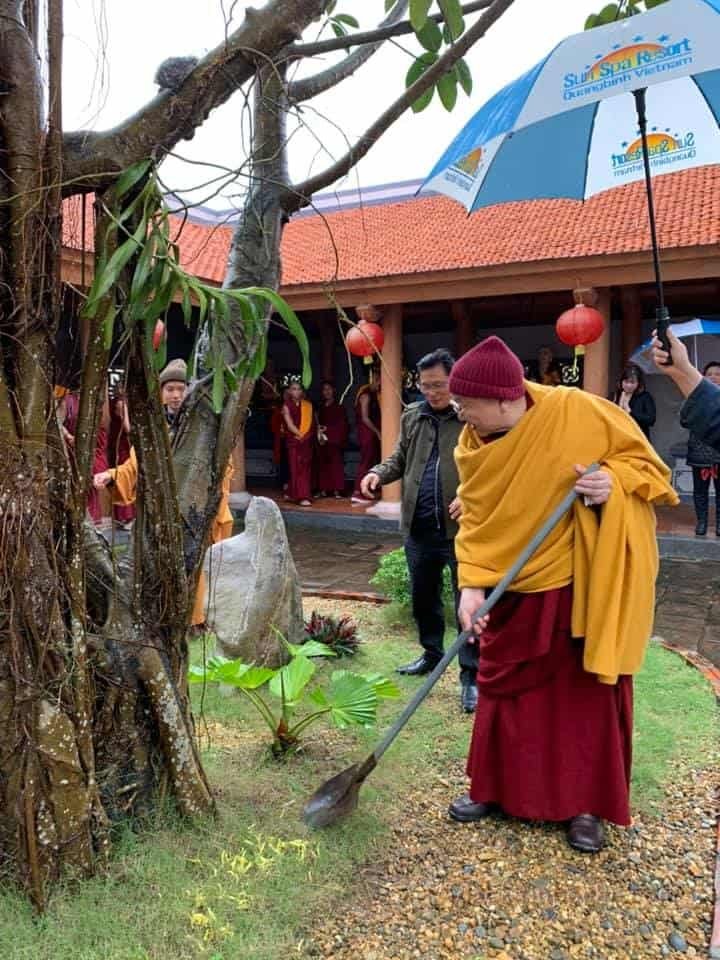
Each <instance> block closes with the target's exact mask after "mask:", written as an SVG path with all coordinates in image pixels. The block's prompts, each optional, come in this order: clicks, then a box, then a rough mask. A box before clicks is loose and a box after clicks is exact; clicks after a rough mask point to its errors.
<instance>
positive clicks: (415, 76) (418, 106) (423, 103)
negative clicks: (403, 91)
mask: <svg viewBox="0 0 720 960" xmlns="http://www.w3.org/2000/svg"><path fill="white" fill-rule="evenodd" d="M437 61H438V55H437V54H436V53H432V52H430V51H428V52H427V53H422V54H421V55H420V56H419V57H418V58H417V59H416V60H415V61H414V63H412V65H411V66H410V69H409V70H408V72H407V75H406V76H405V87H406V88H407V87H410V86H412V84H413V83H415V81H416V80H419V79H420V77H421V76H422V75H423V74H424V73H425V71H426V70H429V69H430V67H432V66H433V64H435V63H437ZM433 92H434V87H430V89H429V90H426V91H425V93H422V94H421V95H420V96H419V97H418V98H417V100H415V101H414V102H413V104H412V111H413V113H420V112H421V111H422V110H424V109H425V108H426V107H427V105H428V104H429V103H430V101H431V100H432V98H433Z"/></svg>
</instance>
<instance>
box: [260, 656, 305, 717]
mask: <svg viewBox="0 0 720 960" xmlns="http://www.w3.org/2000/svg"><path fill="white" fill-rule="evenodd" d="M315 669H316V668H315V664H314V663H313V662H312V660H310V659H308V657H293V659H292V660H291V661H290V663H288V664H287V665H286V666H284V667H282V669H280V670H277V671H275V675H274V676H273V678H272V680H271V681H270V684H269V690H270V693H272V694H273V695H274V696H276V697H279V698H280V699H281V700H283V701H284V703H285V706H286V707H294V706H295V705H296V704H297V702H298V701H299V700H300V698H301V696H302V693H303V690H304V689H305V687H306V686H307V685H308V683H310V681H311V680H312V678H313V676H314V674H315Z"/></svg>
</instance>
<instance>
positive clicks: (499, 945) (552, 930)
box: [305, 600, 720, 960]
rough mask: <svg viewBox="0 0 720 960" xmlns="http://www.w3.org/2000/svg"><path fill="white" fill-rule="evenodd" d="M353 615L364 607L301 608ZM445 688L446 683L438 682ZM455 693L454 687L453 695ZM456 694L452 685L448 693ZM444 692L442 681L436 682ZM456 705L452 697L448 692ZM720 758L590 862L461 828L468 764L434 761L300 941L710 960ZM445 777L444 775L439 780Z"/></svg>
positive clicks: (540, 832) (678, 779)
mask: <svg viewBox="0 0 720 960" xmlns="http://www.w3.org/2000/svg"><path fill="white" fill-rule="evenodd" d="M310 606H314V607H317V608H318V609H322V611H323V612H325V613H332V614H335V615H340V614H341V613H353V614H354V615H356V616H357V618H358V620H359V621H360V623H361V628H362V626H364V623H363V621H365V619H366V617H367V616H368V612H366V610H367V605H364V604H357V605H355V604H348V603H347V602H346V601H332V600H311V601H309V602H308V601H307V600H306V607H307V608H309V607H310ZM444 681H445V678H443V682H444ZM449 683H450V681H448V684H449ZM453 683H454V681H453ZM441 687H442V683H441ZM446 693H449V694H450V695H451V696H453V697H454V695H455V694H454V686H452V688H450V687H449V688H448V691H447V692H446ZM719 760H720V755H715V756H712V757H708V760H707V764H706V765H705V767H704V769H702V770H695V769H678V770H676V772H675V778H674V780H675V782H674V783H673V784H672V785H671V786H669V787H668V789H667V792H666V802H665V804H664V811H665V812H664V813H663V815H662V816H660V817H650V816H648V817H646V818H645V819H643V818H642V817H636V818H635V821H634V823H633V826H632V827H630V828H629V829H621V828H617V827H609V828H608V845H607V847H606V848H605V850H603V851H602V853H600V854H598V855H597V856H587V855H582V854H578V853H576V852H575V851H573V850H571V849H570V848H569V847H568V845H567V842H566V840H565V834H564V831H563V829H562V828H561V827H560V826H555V825H551V824H536V823H525V822H522V821H517V820H511V819H506V818H503V817H494V818H491V819H488V820H485V821H482V822H480V823H476V824H457V823H454V822H453V821H451V820H449V819H448V817H447V813H446V811H447V806H448V803H449V802H450V801H451V800H453V799H454V798H455V797H456V796H459V795H460V794H461V793H464V792H465V790H466V789H467V781H466V779H465V775H464V764H463V763H462V762H461V761H457V762H454V763H453V765H452V766H451V767H450V768H448V767H447V766H443V765H444V764H445V763H446V761H445V759H444V758H442V757H441V756H438V759H437V764H431V765H430V769H431V770H432V768H433V767H434V768H435V773H434V775H433V774H432V772H431V774H430V777H427V775H426V774H427V768H425V771H424V772H423V790H422V794H420V793H418V794H416V795H414V796H412V795H407V796H398V797H397V808H396V816H395V817H394V825H393V829H392V832H391V835H390V837H389V838H388V844H387V847H386V849H385V850H384V853H383V856H382V859H381V861H380V862H378V863H376V864H374V865H371V866H369V867H367V868H366V869H365V870H363V871H361V872H360V873H359V874H358V876H357V877H356V879H355V885H354V890H353V895H352V898H351V899H348V900H347V901H345V902H344V903H342V904H341V905H339V904H335V905H334V910H333V913H334V914H335V916H333V917H328V919H327V921H326V922H325V923H324V924H323V925H320V926H317V925H316V926H315V927H314V928H313V930H312V931H311V932H310V933H309V935H306V939H305V944H306V945H307V944H309V947H306V956H308V957H312V958H323V960H490V958H493V960H571V958H576V957H579V958H585V957H593V958H597V960H646V958H647V960H651V958H656V957H665V956H667V957H671V958H672V957H675V956H677V957H678V958H679V957H681V956H685V957H707V956H708V947H709V941H710V934H711V922H712V914H713V909H714V894H713V879H714V870H715V848H716V842H717V810H718V804H717V796H718V789H719V788H720V772H719V771H720V764H719V763H718V761H719ZM439 770H443V775H442V776H440V774H439V773H438V772H437V771H439Z"/></svg>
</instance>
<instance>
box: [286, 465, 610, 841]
mask: <svg viewBox="0 0 720 960" xmlns="http://www.w3.org/2000/svg"><path fill="white" fill-rule="evenodd" d="M599 469H600V466H599V464H597V463H593V464H592V465H591V466H589V467H588V468H587V470H586V471H585V474H584V475H585V476H587V475H588V474H591V473H596V472H597V471H598V470H599ZM576 499H577V494H576V493H575V490H574V489H573V490H572V491H571V492H570V493H568V495H567V496H566V497H565V499H564V500H563V501H562V502H561V503H560V504H559V505H558V506H557V507H556V509H555V510H554V511H553V513H552V514H551V515H550V517H548V519H547V520H546V521H545V523H544V524H543V526H542V527H541V528H540V529H539V530H538V531H537V533H536V534H535V535H534V536H533V537H532V539H531V540H530V541H529V543H528V544H527V546H526V547H525V548H524V549H523V550H522V552H521V553H520V555H519V556H518V558H517V559H516V560H515V562H514V563H513V565H512V566H511V567H510V569H509V570H508V572H507V573H506V574H505V576H504V577H503V578H502V580H501V581H500V582H499V583H498V585H497V586H496V587H495V588H494V590H493V591H492V592H491V593H490V595H489V596H488V597H487V598H486V600H485V602H484V603H483V604H482V605H481V607H480V609H479V610H477V611H476V612H475V615H474V616H473V624H474V623H476V622H477V621H478V620H481V619H482V618H483V617H484V616H486V615H487V614H488V613H489V612H490V610H492V608H493V607H494V606H495V604H496V603H497V602H498V600H500V598H501V597H502V596H503V594H504V593H505V592H506V590H507V589H508V587H509V586H510V584H511V583H512V582H513V581H514V580H515V578H516V577H517V575H518V573H519V572H520V571H521V570H522V568H523V567H524V566H525V564H526V563H527V562H528V560H529V559H530V557H531V556H532V555H533V554H534V553H535V551H536V550H537V549H538V547H539V546H540V545H541V544H542V543H543V541H544V540H545V539H546V538H547V537H548V536H549V534H550V533H551V532H552V531H553V530H554V529H555V527H556V526H557V525H558V523H559V522H560V521H561V520H562V518H563V517H564V516H565V514H566V513H567V512H568V511H569V510H570V509H571V507H572V505H573V503H574V502H575V500H576ZM472 636H473V630H472V629H470V630H464V631H463V632H462V633H461V634H460V635H459V636H458V638H457V640H456V641H455V642H454V643H453V644H452V646H451V647H450V648H449V649H448V650H447V651H446V652H445V654H444V656H443V658H442V660H440V662H439V663H438V664H437V666H436V667H435V669H434V670H433V671H432V673H431V674H430V675H429V676H428V678H427V680H426V681H425V682H424V683H423V685H422V686H421V687H420V688H419V689H418V690H417V691H416V693H415V695H414V696H413V697H412V699H411V700H410V701H409V702H408V704H407V705H406V707H405V709H404V710H403V711H402V713H401V714H400V716H399V717H398V719H397V720H396V721H395V723H394V724H393V725H392V726H391V727H390V729H389V730H388V731H387V733H386V734H385V736H384V737H383V738H382V740H381V741H380V743H378V745H377V746H376V747H375V749H374V750H373V752H372V753H371V754H370V755H369V756H368V757H367V758H366V759H365V760H364V761H363V762H362V763H354V764H353V765H352V766H350V767H348V768H347V770H343V771H342V773H338V774H337V775H336V776H334V777H332V778H331V779H330V780H327V781H326V782H325V783H324V784H323V785H322V786H321V787H319V788H318V790H316V791H315V793H314V794H313V795H312V796H311V797H310V799H309V800H308V802H307V803H306V804H305V807H304V809H303V820H304V821H305V823H307V824H308V826H311V827H316V828H317V827H327V826H330V825H331V824H333V823H336V822H337V821H338V820H340V819H341V818H343V817H346V816H348V815H349V814H350V813H352V812H353V810H355V808H356V807H357V805H358V795H359V791H360V787H361V786H362V784H363V783H364V781H365V779H366V778H367V777H368V776H369V774H370V773H372V771H373V770H374V769H375V767H376V766H377V764H378V762H379V760H380V758H381V757H382V755H383V754H384V753H385V751H386V750H387V749H388V747H389V746H390V745H391V744H392V743H393V741H394V740H395V738H396V737H397V735H398V734H399V733H400V731H401V730H402V729H403V727H404V726H405V724H406V723H407V722H408V720H409V719H410V718H411V717H412V715H413V714H414V713H415V711H416V710H417V708H418V707H419V706H420V704H421V703H422V702H423V700H424V699H425V698H426V697H427V695H428V694H429V693H430V691H431V690H432V688H433V687H434V686H435V684H436V683H437V682H438V680H439V679H440V677H441V676H442V675H443V673H444V672H445V670H446V669H447V667H448V665H449V664H450V663H451V662H452V660H454V659H455V657H456V656H457V654H458V652H459V651H460V648H461V647H462V645H463V644H464V643H467V642H468V640H470V638H471V637H472Z"/></svg>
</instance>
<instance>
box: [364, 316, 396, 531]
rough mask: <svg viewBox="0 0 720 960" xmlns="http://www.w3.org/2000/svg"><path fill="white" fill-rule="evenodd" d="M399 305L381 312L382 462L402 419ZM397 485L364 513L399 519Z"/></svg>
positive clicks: (391, 484) (392, 446)
mask: <svg viewBox="0 0 720 960" xmlns="http://www.w3.org/2000/svg"><path fill="white" fill-rule="evenodd" d="M402 320H403V307H402V304H400V303H396V304H392V305H391V306H389V307H387V309H385V310H384V311H383V317H382V327H383V333H384V334H385V343H384V345H383V349H382V358H383V363H382V386H381V391H380V415H381V417H382V425H381V428H380V435H381V441H380V456H381V459H382V460H384V459H385V457H387V456H389V455H390V454H391V453H392V451H393V450H394V449H395V444H396V443H397V440H398V437H399V436H400V417H401V415H402ZM401 493H402V484H401V482H400V481H397V482H396V483H389V484H388V485H387V486H384V487H383V488H382V500H381V502H380V503H378V504H375V506H373V507H370V508H369V509H368V511H367V512H368V513H375V514H378V515H381V516H386V517H387V516H399V515H400V496H401Z"/></svg>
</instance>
